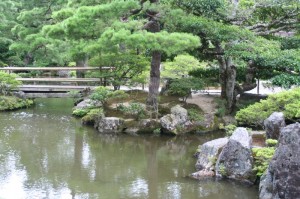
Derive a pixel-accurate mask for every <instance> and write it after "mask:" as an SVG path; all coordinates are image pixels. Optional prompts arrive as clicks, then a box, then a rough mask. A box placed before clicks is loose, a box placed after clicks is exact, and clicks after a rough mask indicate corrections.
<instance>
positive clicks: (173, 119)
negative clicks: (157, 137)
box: [160, 105, 191, 135]
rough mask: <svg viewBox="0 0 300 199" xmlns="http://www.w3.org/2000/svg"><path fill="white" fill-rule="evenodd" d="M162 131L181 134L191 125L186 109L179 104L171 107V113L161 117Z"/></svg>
mask: <svg viewBox="0 0 300 199" xmlns="http://www.w3.org/2000/svg"><path fill="white" fill-rule="evenodd" d="M160 123H161V126H162V131H163V132H165V133H171V134H175V135H177V134H180V133H184V132H185V131H186V128H187V127H188V126H189V125H191V122H190V121H189V118H188V112H187V110H186V109H184V108H182V107H181V106H179V105H176V106H174V107H172V108H171V114H167V115H165V116H163V117H162V118H161V119H160Z"/></svg>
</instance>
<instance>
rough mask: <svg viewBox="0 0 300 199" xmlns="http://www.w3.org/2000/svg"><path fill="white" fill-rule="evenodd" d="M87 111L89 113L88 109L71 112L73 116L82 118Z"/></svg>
mask: <svg viewBox="0 0 300 199" xmlns="http://www.w3.org/2000/svg"><path fill="white" fill-rule="evenodd" d="M89 111H90V110H89V109H83V108H78V109H75V110H74V111H73V112H72V115H75V116H77V117H83V116H85V115H86V114H88V112H89Z"/></svg>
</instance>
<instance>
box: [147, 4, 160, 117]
mask: <svg viewBox="0 0 300 199" xmlns="http://www.w3.org/2000/svg"><path fill="white" fill-rule="evenodd" d="M157 2H158V1H151V3H157ZM153 14H154V13H151V16H153V17H150V19H149V22H148V23H147V24H146V25H145V29H146V30H147V31H149V32H153V33H156V32H160V23H159V22H158V20H157V19H156V18H155V16H154V15H155V14H154V15H153ZM160 64H161V52H159V51H152V60H151V70H150V83H149V93H148V98H147V102H146V103H147V105H148V106H149V107H150V108H151V109H153V110H154V111H157V110H158V103H157V98H158V94H159V84H160Z"/></svg>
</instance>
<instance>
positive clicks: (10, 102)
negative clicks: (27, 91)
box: [0, 96, 33, 111]
mask: <svg viewBox="0 0 300 199" xmlns="http://www.w3.org/2000/svg"><path fill="white" fill-rule="evenodd" d="M31 105H33V100H31V99H21V98H18V97H15V96H0V111H8V110H15V109H20V108H28V107H29V106H31Z"/></svg>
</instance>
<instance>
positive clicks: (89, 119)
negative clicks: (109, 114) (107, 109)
mask: <svg viewBox="0 0 300 199" xmlns="http://www.w3.org/2000/svg"><path fill="white" fill-rule="evenodd" d="M103 116H104V111H103V109H102V108H95V109H91V110H89V112H88V113H87V114H86V115H85V116H83V117H82V118H81V121H82V123H83V124H94V123H95V121H96V120H97V118H99V117H103Z"/></svg>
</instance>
